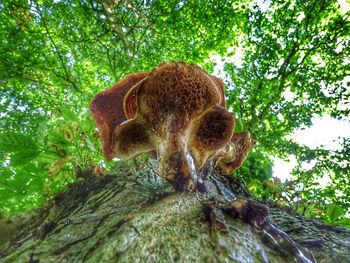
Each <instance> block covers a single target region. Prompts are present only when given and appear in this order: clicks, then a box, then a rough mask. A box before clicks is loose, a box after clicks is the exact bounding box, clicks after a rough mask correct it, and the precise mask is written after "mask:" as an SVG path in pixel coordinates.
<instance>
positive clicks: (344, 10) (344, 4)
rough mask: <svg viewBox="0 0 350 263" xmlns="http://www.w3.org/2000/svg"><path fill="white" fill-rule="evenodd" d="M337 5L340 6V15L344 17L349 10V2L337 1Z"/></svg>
mask: <svg viewBox="0 0 350 263" xmlns="http://www.w3.org/2000/svg"><path fill="white" fill-rule="evenodd" d="M338 3H339V5H340V13H341V14H342V15H344V14H345V13H347V12H348V11H349V10H350V2H348V1H346V0H338Z"/></svg>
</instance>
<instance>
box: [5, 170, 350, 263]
mask: <svg viewBox="0 0 350 263" xmlns="http://www.w3.org/2000/svg"><path fill="white" fill-rule="evenodd" d="M136 167H137V166H136ZM118 171H119V172H118V175H113V176H112V175H107V176H105V177H102V178H101V177H96V176H94V175H93V174H85V175H82V177H83V178H84V179H85V180H84V181H83V182H80V183H76V184H74V185H71V186H70V188H69V189H68V190H67V191H66V192H64V193H62V194H60V195H59V196H57V197H56V198H55V200H54V201H53V202H52V203H51V204H50V205H48V206H47V207H46V208H45V209H43V210H41V211H40V212H38V213H35V214H32V215H31V216H29V215H26V216H24V217H22V218H21V223H23V224H21V225H20V226H19V227H17V231H16V235H13V236H12V238H11V240H10V241H9V242H7V243H6V244H3V245H2V247H0V262H32V263H34V262H85V261H86V262H298V261H300V262H313V261H314V259H312V258H311V257H310V255H311V254H310V252H312V253H313V255H314V257H315V259H316V260H317V262H337V263H341V262H349V258H350V232H349V231H347V230H345V229H343V228H338V227H333V226H327V225H324V224H322V223H321V222H319V221H317V220H313V219H306V218H304V217H302V216H298V215H294V214H290V213H288V212H287V211H285V210H282V209H279V208H275V207H272V206H269V208H268V211H269V216H268V220H269V222H272V223H274V224H275V225H276V226H277V227H278V228H279V229H280V230H282V231H284V232H285V233H287V234H288V235H289V236H290V238H291V240H294V242H295V244H296V246H297V247H299V248H302V249H303V250H302V251H303V252H304V254H305V255H306V259H305V261H303V260H302V259H301V258H300V257H297V256H295V255H294V256H293V253H299V252H300V251H299V252H298V250H297V251H296V252H292V249H291V247H290V244H292V243H293V241H290V240H289V241H288V242H287V243H286V242H285V241H283V242H279V241H278V239H274V237H273V235H271V233H270V232H266V231H265V230H263V229H257V228H254V227H252V226H251V225H249V224H247V223H244V222H242V221H241V220H240V219H234V218H232V217H230V216H229V215H227V214H224V213H221V212H220V210H217V211H216V213H213V215H214V216H216V219H215V218H214V219H213V218H209V219H208V217H206V216H205V213H204V212H203V204H204V203H205V202H208V200H216V201H219V202H221V203H225V202H229V201H232V200H234V199H235V198H236V197H237V196H238V195H244V192H243V191H242V189H241V185H240V184H239V183H237V181H233V180H227V179H223V178H221V177H220V176H218V175H216V174H215V172H214V173H213V174H212V175H211V176H210V180H209V183H208V189H209V192H208V194H206V195H200V194H195V193H187V194H179V193H175V192H174V191H173V190H172V188H171V187H169V185H168V184H167V183H166V182H164V181H162V180H161V179H159V178H158V177H154V173H153V172H152V167H150V166H147V167H146V166H142V167H139V166H138V167H137V168H136V169H135V165H130V164H128V163H123V165H121V166H119V167H118ZM13 220H14V219H12V222H11V223H10V222H7V223H8V224H9V225H11V226H13V225H16V222H13ZM213 220H214V221H215V222H213ZM2 224H4V222H3V223H2ZM3 239H4V238H3ZM286 244H287V245H286ZM308 260H310V261H308Z"/></svg>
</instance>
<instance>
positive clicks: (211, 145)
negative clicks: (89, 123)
mask: <svg viewBox="0 0 350 263" xmlns="http://www.w3.org/2000/svg"><path fill="white" fill-rule="evenodd" d="M91 111H92V113H93V115H94V119H95V122H96V125H97V127H98V129H99V131H100V134H101V137H102V140H103V151H104V154H105V156H106V159H107V160H111V159H113V158H114V157H118V158H121V159H130V158H133V157H136V156H137V155H140V154H142V153H148V154H150V155H151V156H156V158H157V159H158V160H159V175H160V176H162V177H164V178H166V179H167V180H168V181H170V182H172V183H173V185H174V187H175V189H176V190H178V191H196V190H199V191H205V186H204V184H203V181H204V179H205V176H206V173H207V170H208V167H210V166H213V165H217V167H218V168H219V169H220V170H221V172H222V173H223V174H226V175H230V174H231V173H232V171H234V170H236V169H237V168H238V167H240V166H241V165H242V163H243V161H244V159H245V158H246V156H247V154H248V152H249V149H250V146H251V140H250V136H249V133H248V132H240V133H235V134H234V133H233V130H234V127H235V119H234V116H233V115H232V114H231V113H230V112H228V111H227V110H226V100H225V97H224V83H223V82H222V81H221V80H220V79H219V78H217V77H215V76H212V75H209V74H207V73H206V72H205V71H203V70H202V69H201V68H200V67H198V66H194V65H188V64H186V63H183V62H170V63H162V64H160V65H159V66H158V67H157V68H155V69H153V70H152V72H150V73H146V72H143V73H136V74H131V75H128V76H126V77H125V78H123V79H122V80H120V81H119V82H117V83H116V84H115V85H114V86H113V87H111V88H110V89H107V90H106V91H103V92H101V93H99V94H97V95H96V96H95V98H94V99H93V100H92V102H91Z"/></svg>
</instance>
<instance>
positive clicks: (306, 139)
mask: <svg viewBox="0 0 350 263" xmlns="http://www.w3.org/2000/svg"><path fill="white" fill-rule="evenodd" d="M312 123H313V125H312V126H311V127H310V128H306V129H303V130H302V129H300V130H298V131H296V132H295V133H294V134H292V136H291V137H292V139H294V140H295V141H297V142H298V143H300V144H304V145H306V146H308V147H309V148H311V149H315V148H317V147H320V146H323V147H324V148H325V149H328V150H339V149H341V140H339V139H338V138H339V137H341V138H344V137H345V138H346V137H350V123H348V122H346V121H341V120H337V119H334V118H332V117H330V116H327V115H325V116H323V117H321V118H319V117H317V118H313V119H312Z"/></svg>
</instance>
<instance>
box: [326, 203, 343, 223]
mask: <svg viewBox="0 0 350 263" xmlns="http://www.w3.org/2000/svg"><path fill="white" fill-rule="evenodd" d="M344 214H345V213H344V211H343V209H342V208H341V207H340V206H339V205H336V204H329V205H327V215H328V217H329V220H330V221H331V222H334V221H336V220H338V219H339V217H342V216H344Z"/></svg>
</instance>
